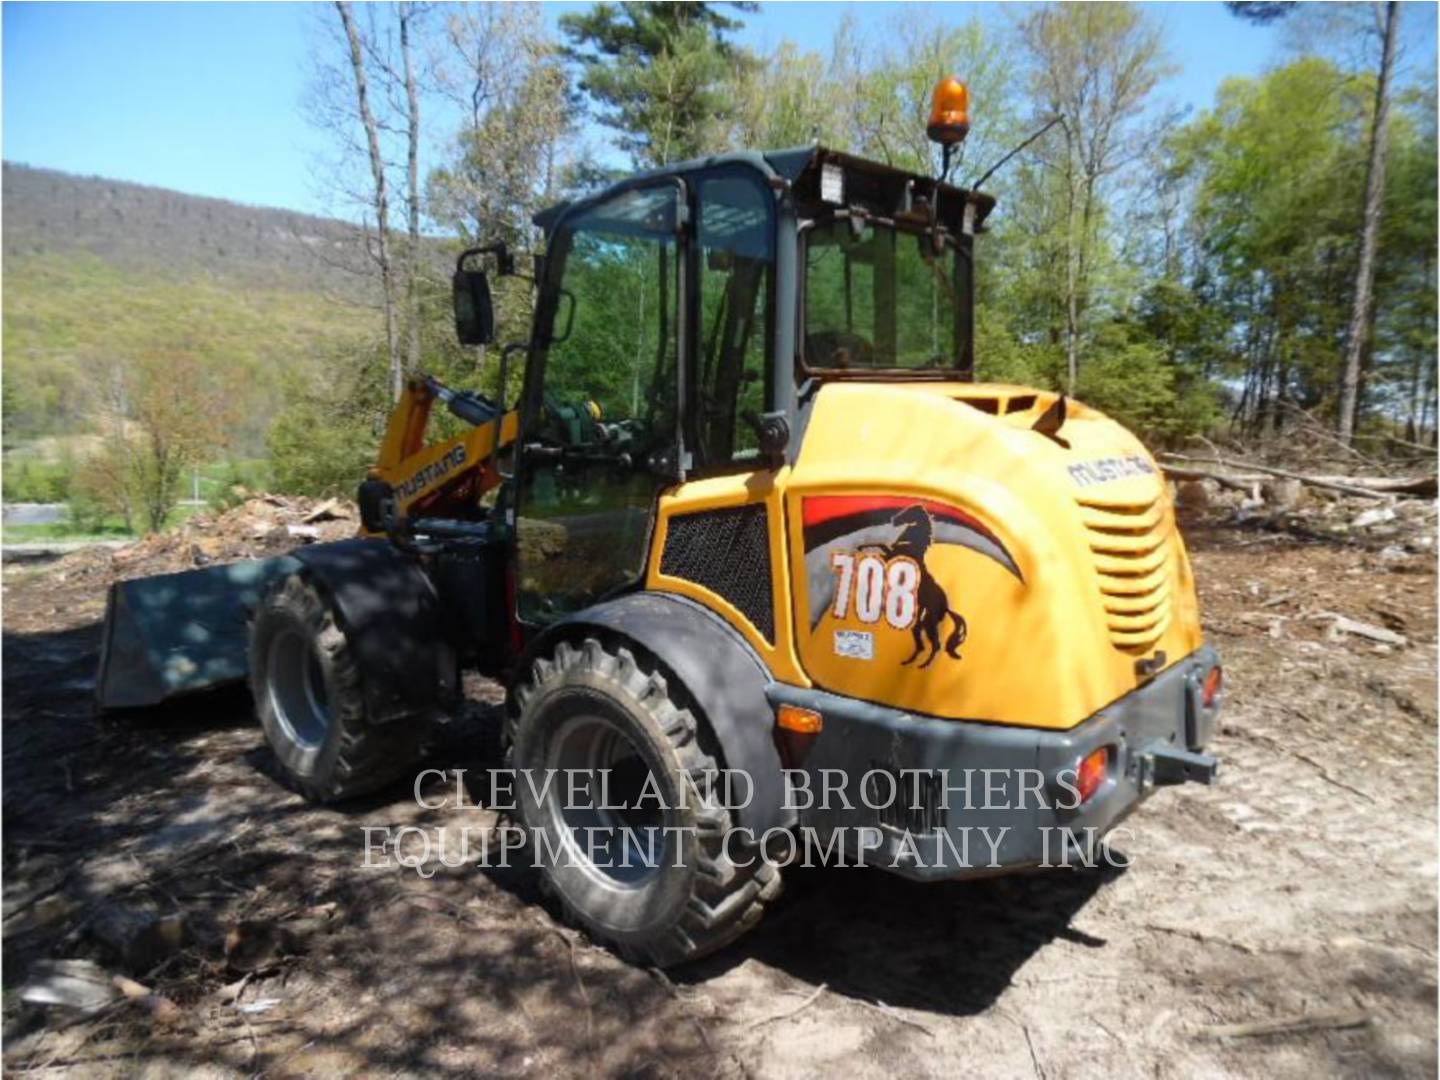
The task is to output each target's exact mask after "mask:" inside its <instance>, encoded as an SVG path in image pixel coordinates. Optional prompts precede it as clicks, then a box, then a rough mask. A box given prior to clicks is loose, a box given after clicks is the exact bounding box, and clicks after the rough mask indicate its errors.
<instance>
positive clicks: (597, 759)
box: [546, 716, 668, 888]
mask: <svg viewBox="0 0 1440 1080" xmlns="http://www.w3.org/2000/svg"><path fill="white" fill-rule="evenodd" d="M547 765H548V767H549V768H550V769H551V770H554V771H553V772H552V774H551V775H552V776H553V778H554V779H553V782H552V783H551V785H550V791H549V794H548V796H547V798H546V812H547V816H548V818H549V822H550V825H551V827H552V828H553V829H554V831H555V832H556V833H557V834H558V835H559V836H560V837H561V839H562V841H563V843H564V846H565V849H566V854H567V856H568V857H569V858H570V859H572V860H573V861H574V862H575V863H576V864H577V865H580V866H582V867H584V868H585V870H586V871H587V872H588V873H589V874H590V875H591V876H592V877H595V878H597V879H599V880H600V881H603V882H607V883H610V884H617V885H621V886H625V887H631V888H633V887H637V886H640V885H643V884H644V883H645V882H647V881H648V880H650V878H652V877H654V876H655V875H656V874H658V873H659V872H660V871H661V869H662V868H663V867H664V866H665V859H666V849H667V847H668V837H667V835H666V833H665V831H664V826H665V825H666V811H665V809H664V808H663V807H662V806H661V805H660V800H662V799H664V798H665V791H664V788H663V787H662V786H661V784H660V782H659V780H658V777H656V772H655V770H654V769H653V768H652V766H651V764H650V763H649V761H648V760H647V758H646V756H645V754H644V752H643V751H642V750H641V748H640V747H639V746H637V745H636V743H635V742H634V741H633V740H632V739H631V738H630V737H629V736H628V735H627V734H625V732H623V731H622V730H620V728H619V727H617V726H616V725H615V724H614V723H612V722H611V721H609V720H607V719H605V718H603V717H599V716H580V717H575V718H572V719H571V720H569V721H567V722H566V723H565V724H563V725H562V726H561V728H560V729H559V730H558V731H557V732H556V733H555V737H554V739H553V740H552V741H551V743H550V755H549V761H548V762H547ZM602 772H604V773H606V777H605V779H604V780H603V781H602V778H601V775H602ZM652 777H653V779H652ZM647 780H648V786H647ZM572 788H573V789H574V790H573V792H572ZM587 829H595V830H602V831H600V832H598V833H589V834H587V833H586V831H585V830H587Z"/></svg>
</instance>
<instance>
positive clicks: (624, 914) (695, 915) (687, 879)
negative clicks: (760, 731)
mask: <svg viewBox="0 0 1440 1080" xmlns="http://www.w3.org/2000/svg"><path fill="white" fill-rule="evenodd" d="M647 665H648V659H647ZM516 698H517V702H518V704H519V713H518V715H516V716H514V717H512V719H511V720H510V722H509V724H508V726H507V741H508V743H509V755H508V759H509V764H510V765H511V767H513V768H514V769H516V770H517V773H516V776H515V795H516V801H517V803H518V806H519V810H520V816H521V819H522V821H523V822H524V823H525V825H526V827H527V831H528V832H529V835H530V837H531V840H532V842H534V843H536V844H537V850H536V853H535V854H536V860H537V861H538V863H539V865H540V869H541V874H542V876H543V882H544V884H545V885H546V886H547V887H548V889H549V891H550V892H552V893H553V895H554V896H555V897H556V898H557V899H558V900H559V902H560V904H561V905H562V906H563V908H564V910H565V913H566V915H567V917H568V918H570V919H571V920H572V921H574V922H575V923H577V924H578V925H580V926H582V927H583V928H584V929H585V930H586V931H587V932H588V933H589V934H590V935H591V936H592V937H593V938H595V939H597V940H599V941H601V942H604V943H605V944H608V945H611V946H613V947H615V948H616V949H617V950H618V951H619V952H620V953H621V954H622V955H624V956H626V957H627V958H631V959H638V960H641V961H644V962H646V963H650V964H654V965H657V966H661V967H664V966H667V965H671V964H677V963H681V962H683V961H686V960H691V959H694V958H696V957H699V956H703V955H705V954H706V953H710V952H713V951H715V950H716V949H719V948H721V947H722V946H724V945H726V944H728V943H729V942H731V941H734V940H735V939H736V938H737V937H739V936H740V935H741V934H743V933H745V932H746V931H747V930H749V929H750V928H751V927H753V926H754V925H755V924H756V923H757V922H758V921H759V920H760V917H761V916H762V915H763V913H764V909H765V905H766V904H767V903H769V902H770V901H772V900H774V899H775V898H776V897H777V896H779V894H780V887H781V879H780V871H779V868H778V867H776V866H775V865H774V864H773V863H768V862H766V861H765V860H764V859H763V858H761V853H760V852H759V851H758V850H757V849H756V848H755V847H753V846H749V845H747V844H746V843H744V842H743V841H744V840H745V839H748V838H746V837H744V836H743V835H737V836H731V835H730V830H731V828H732V827H733V820H732V815H731V813H730V811H728V810H727V809H726V808H725V807H724V805H723V803H722V800H721V798H720V797H719V793H718V792H717V791H715V790H714V789H713V785H712V784H711V783H710V782H709V781H710V780H711V779H712V778H714V777H716V776H717V775H718V770H719V764H718V761H717V756H716V754H714V753H712V752H711V751H710V750H708V749H706V747H705V746H704V742H705V741H708V738H707V735H708V733H706V732H705V731H704V729H703V727H702V725H701V723H700V722H699V721H698V720H697V718H696V716H695V715H694V714H693V713H692V712H691V711H690V710H689V709H688V708H685V707H683V705H682V704H680V703H679V702H678V701H677V695H676V694H675V693H673V692H672V691H671V689H670V687H669V686H668V685H667V683H666V680H665V677H664V676H663V675H662V674H660V673H659V672H658V671H655V670H653V667H652V668H651V670H646V669H645V668H642V667H641V664H640V663H639V662H637V660H636V657H635V655H634V654H633V653H632V652H631V651H630V650H628V649H625V648H617V649H615V650H614V651H608V650H607V649H606V648H604V647H603V646H602V645H601V644H600V642H599V641H598V640H597V639H595V638H587V639H586V640H585V641H584V642H583V643H581V642H577V643H573V644H572V643H569V642H562V643H560V644H559V645H557V646H556V649H555V654H554V657H553V659H540V660H537V661H535V663H534V665H533V667H532V668H531V671H530V676H529V678H528V680H527V681H526V682H524V683H523V684H522V685H521V686H520V687H519V689H518V690H517V692H516ZM599 769H609V770H610V783H609V784H608V785H607V790H606V792H605V793H606V794H608V799H604V798H601V799H587V798H585V797H584V796H583V795H582V796H581V797H580V798H578V799H572V798H570V797H569V796H570V791H569V786H570V785H569V783H568V782H567V772H566V771H559V770H576V771H577V772H581V773H583V772H585V771H587V770H589V771H591V772H592V777H591V779H590V781H589V782H588V783H586V784H585V785H584V786H585V787H586V788H587V789H588V790H589V791H590V792H591V793H593V794H597V795H598V794H601V791H602V789H601V788H600V781H599V780H598V777H597V776H595V775H593V774H594V773H595V772H596V770H599ZM526 770H531V771H530V773H529V776H530V777H531V778H532V780H533V789H532V783H531V782H527V778H526V775H527V774H526ZM546 770H557V772H556V773H555V774H554V782H553V783H552V784H551V785H550V787H549V790H548V791H547V790H546V789H545V787H544V784H545V777H546ZM647 774H648V776H649V778H650V779H649V780H648V781H645V780H644V779H643V778H644V777H645V776H646V775H647ZM686 776H688V777H689V778H690V779H691V780H692V781H693V787H685V786H683V785H685V777H686ZM646 783H649V784H650V785H651V787H650V789H649V790H651V791H657V790H658V793H659V795H660V797H661V799H663V803H664V807H665V809H663V810H661V809H659V808H658V807H657V806H655V803H656V802H657V801H658V800H654V799H651V798H650V797H648V796H645V795H643V794H642V795H640V796H635V789H636V787H637V786H638V787H639V788H641V789H642V791H643V789H644V788H645V784H646ZM682 791H684V792H685V793H686V796H687V797H686V798H684V799H683V800H682V798H681V794H680V793H681V792H682ZM696 794H698V795H699V798H696V797H694V796H695V795H696ZM632 796H634V797H632ZM587 802H588V803H590V804H591V805H588V806H587V805H585V804H586V803H587ZM604 802H609V803H610V804H612V805H615V804H620V803H625V802H629V803H631V805H632V806H633V805H635V804H636V803H643V804H646V805H647V806H648V808H649V809H648V810H645V811H642V812H639V813H637V812H636V811H635V810H630V811H619V812H617V811H613V810H608V809H606V808H605V807H604V806H603V805H596V804H600V803H604ZM577 803H578V804H579V805H578V806H577V805H576V804H577ZM682 803H683V804H682ZM627 826H628V827H629V828H631V829H632V830H634V832H635V834H636V835H637V836H641V837H645V836H650V837H654V836H655V832H653V831H652V832H650V833H647V832H646V827H647V826H648V827H649V828H651V829H652V830H661V835H660V837H659V838H658V839H654V840H652V841H651V843H649V844H646V843H641V844H639V845H638V846H631V845H627V844H625V843H624V841H623V840H617V839H616V837H623V836H624V835H625V834H624V833H623V832H622V831H621V830H622V829H623V828H624V827H627ZM586 828H594V829H598V830H601V833H600V834H598V835H605V836H607V841H606V843H605V844H604V846H603V848H601V849H600V850H599V851H598V852H597V851H596V849H595V847H593V846H592V847H590V848H589V849H588V850H587V845H586V843H585V835H586V834H585V832H584V830H585V829H586ZM590 835H592V836H594V835H597V834H590ZM727 837H728V843H727ZM597 856H598V857H597ZM625 862H629V863H631V864H632V865H630V866H625V865H623V863H625Z"/></svg>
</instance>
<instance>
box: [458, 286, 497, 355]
mask: <svg viewBox="0 0 1440 1080" xmlns="http://www.w3.org/2000/svg"><path fill="white" fill-rule="evenodd" d="M452 291H453V293H454V299H455V336H456V337H457V338H459V339H460V344H461V345H489V344H490V343H491V342H492V341H494V340H495V308H494V306H493V305H492V304H491V302H490V280H489V279H488V278H487V277H486V276H485V271H484V270H456V271H455V277H454V278H453V279H452Z"/></svg>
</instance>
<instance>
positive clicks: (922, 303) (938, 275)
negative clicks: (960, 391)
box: [805, 219, 961, 371]
mask: <svg viewBox="0 0 1440 1080" xmlns="http://www.w3.org/2000/svg"><path fill="white" fill-rule="evenodd" d="M805 236H806V255H805V363H806V366H807V367H810V368H823V369H829V370H839V371H853V370H866V371H884V370H896V369H902V370H909V371H934V370H937V369H946V368H952V367H955V366H956V364H957V363H958V358H959V355H960V315H961V311H960V304H961V299H960V297H961V292H960V289H959V287H958V284H957V263H956V256H955V250H954V248H953V247H950V246H948V245H947V246H946V248H945V250H944V251H943V252H942V253H941V254H939V255H936V254H935V253H934V251H933V250H932V249H931V245H930V238H929V237H928V236H925V235H922V234H920V233H913V232H904V231H900V230H897V229H894V228H892V227H890V226H887V225H881V224H878V223H874V222H870V223H867V224H866V227H865V228H864V229H863V230H862V231H861V233H860V235H859V236H858V237H857V236H856V235H855V233H854V232H853V231H852V229H851V226H850V222H849V221H847V220H843V219H840V220H835V221H832V222H829V223H827V224H824V225H817V226H815V227H814V228H812V229H810V230H808V231H807V232H806V234H805Z"/></svg>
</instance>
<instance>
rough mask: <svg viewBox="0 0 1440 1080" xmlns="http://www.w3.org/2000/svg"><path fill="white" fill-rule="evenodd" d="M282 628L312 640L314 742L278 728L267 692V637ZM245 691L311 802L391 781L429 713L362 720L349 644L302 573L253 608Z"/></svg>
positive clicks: (288, 773) (409, 760)
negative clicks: (321, 723)
mask: <svg viewBox="0 0 1440 1080" xmlns="http://www.w3.org/2000/svg"><path fill="white" fill-rule="evenodd" d="M287 630H294V631H298V632H299V633H300V634H301V635H302V636H303V637H304V638H305V639H307V640H309V641H310V642H311V643H312V646H313V648H314V650H315V657H316V660H317V661H318V663H319V667H320V671H321V674H322V676H323V679H324V682H325V695H326V698H327V701H328V704H329V712H330V721H329V725H328V726H327V728H326V731H325V736H324V739H323V740H322V741H321V742H320V743H319V745H318V746H315V747H307V746H304V745H302V744H301V743H299V742H297V741H296V740H295V739H294V738H293V736H292V735H291V734H290V732H289V731H287V730H286V727H285V725H284V724H283V723H282V722H281V721H280V718H279V716H278V715H277V712H276V709H275V702H274V699H273V698H272V696H271V694H270V687H269V684H268V679H267V676H268V654H269V651H270V642H271V641H272V640H273V639H274V638H275V636H276V635H277V634H279V633H281V632H284V631H287ZM250 690H251V694H252V695H253V696H254V699H255V711H256V713H257V714H258V715H259V718H260V726H261V727H262V728H263V729H264V731H265V740H266V741H267V742H268V743H269V744H270V749H271V751H272V752H273V753H274V754H275V758H276V760H277V762H278V763H279V765H280V769H281V771H282V773H283V774H284V776H285V778H286V780H287V781H289V783H290V785H291V786H292V787H293V788H294V789H295V790H296V791H298V792H299V793H300V794H301V795H303V796H304V797H305V798H306V799H308V800H310V801H311V802H316V803H333V802H339V801H340V800H342V799H350V798H354V797H355V796H357V795H364V794H367V793H369V792H372V791H376V790H378V789H380V788H383V787H385V786H387V785H389V784H391V783H393V782H395V781H396V780H398V779H399V778H400V777H401V776H402V775H403V774H404V773H405V772H406V771H407V770H408V769H410V768H411V767H412V766H413V765H414V764H415V762H416V761H418V760H419V758H420V753H421V744H422V742H423V739H424V736H425V733H426V732H427V731H428V729H429V719H430V718H429V717H416V718H414V719H413V720H412V719H410V718H405V719H400V720H394V721H390V722H387V723H386V724H384V725H383V726H373V725H371V724H370V722H369V720H368V719H367V717H366V712H365V695H364V691H363V689H362V686H361V680H360V669H359V667H358V666H357V664H356V663H355V659H354V657H353V655H352V652H351V649H350V645H349V642H348V641H347V640H346V638H345V634H344V631H342V630H341V629H340V626H339V624H338V623H337V622H336V619H335V613H334V611H333V610H332V609H331V606H330V604H329V603H328V601H327V600H326V598H325V596H324V595H323V594H322V593H321V592H320V590H318V589H317V588H316V587H315V585H314V584H313V583H312V582H310V581H309V580H308V579H307V578H306V576H305V575H304V574H303V573H294V574H291V575H289V576H288V577H286V578H285V579H284V580H282V581H280V582H278V583H277V584H276V585H275V587H273V588H272V589H271V590H270V592H269V593H268V594H267V595H266V597H265V599H264V601H263V602H262V603H261V604H260V607H259V609H258V610H257V611H256V614H255V620H254V623H253V624H252V626H251V631H250Z"/></svg>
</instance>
